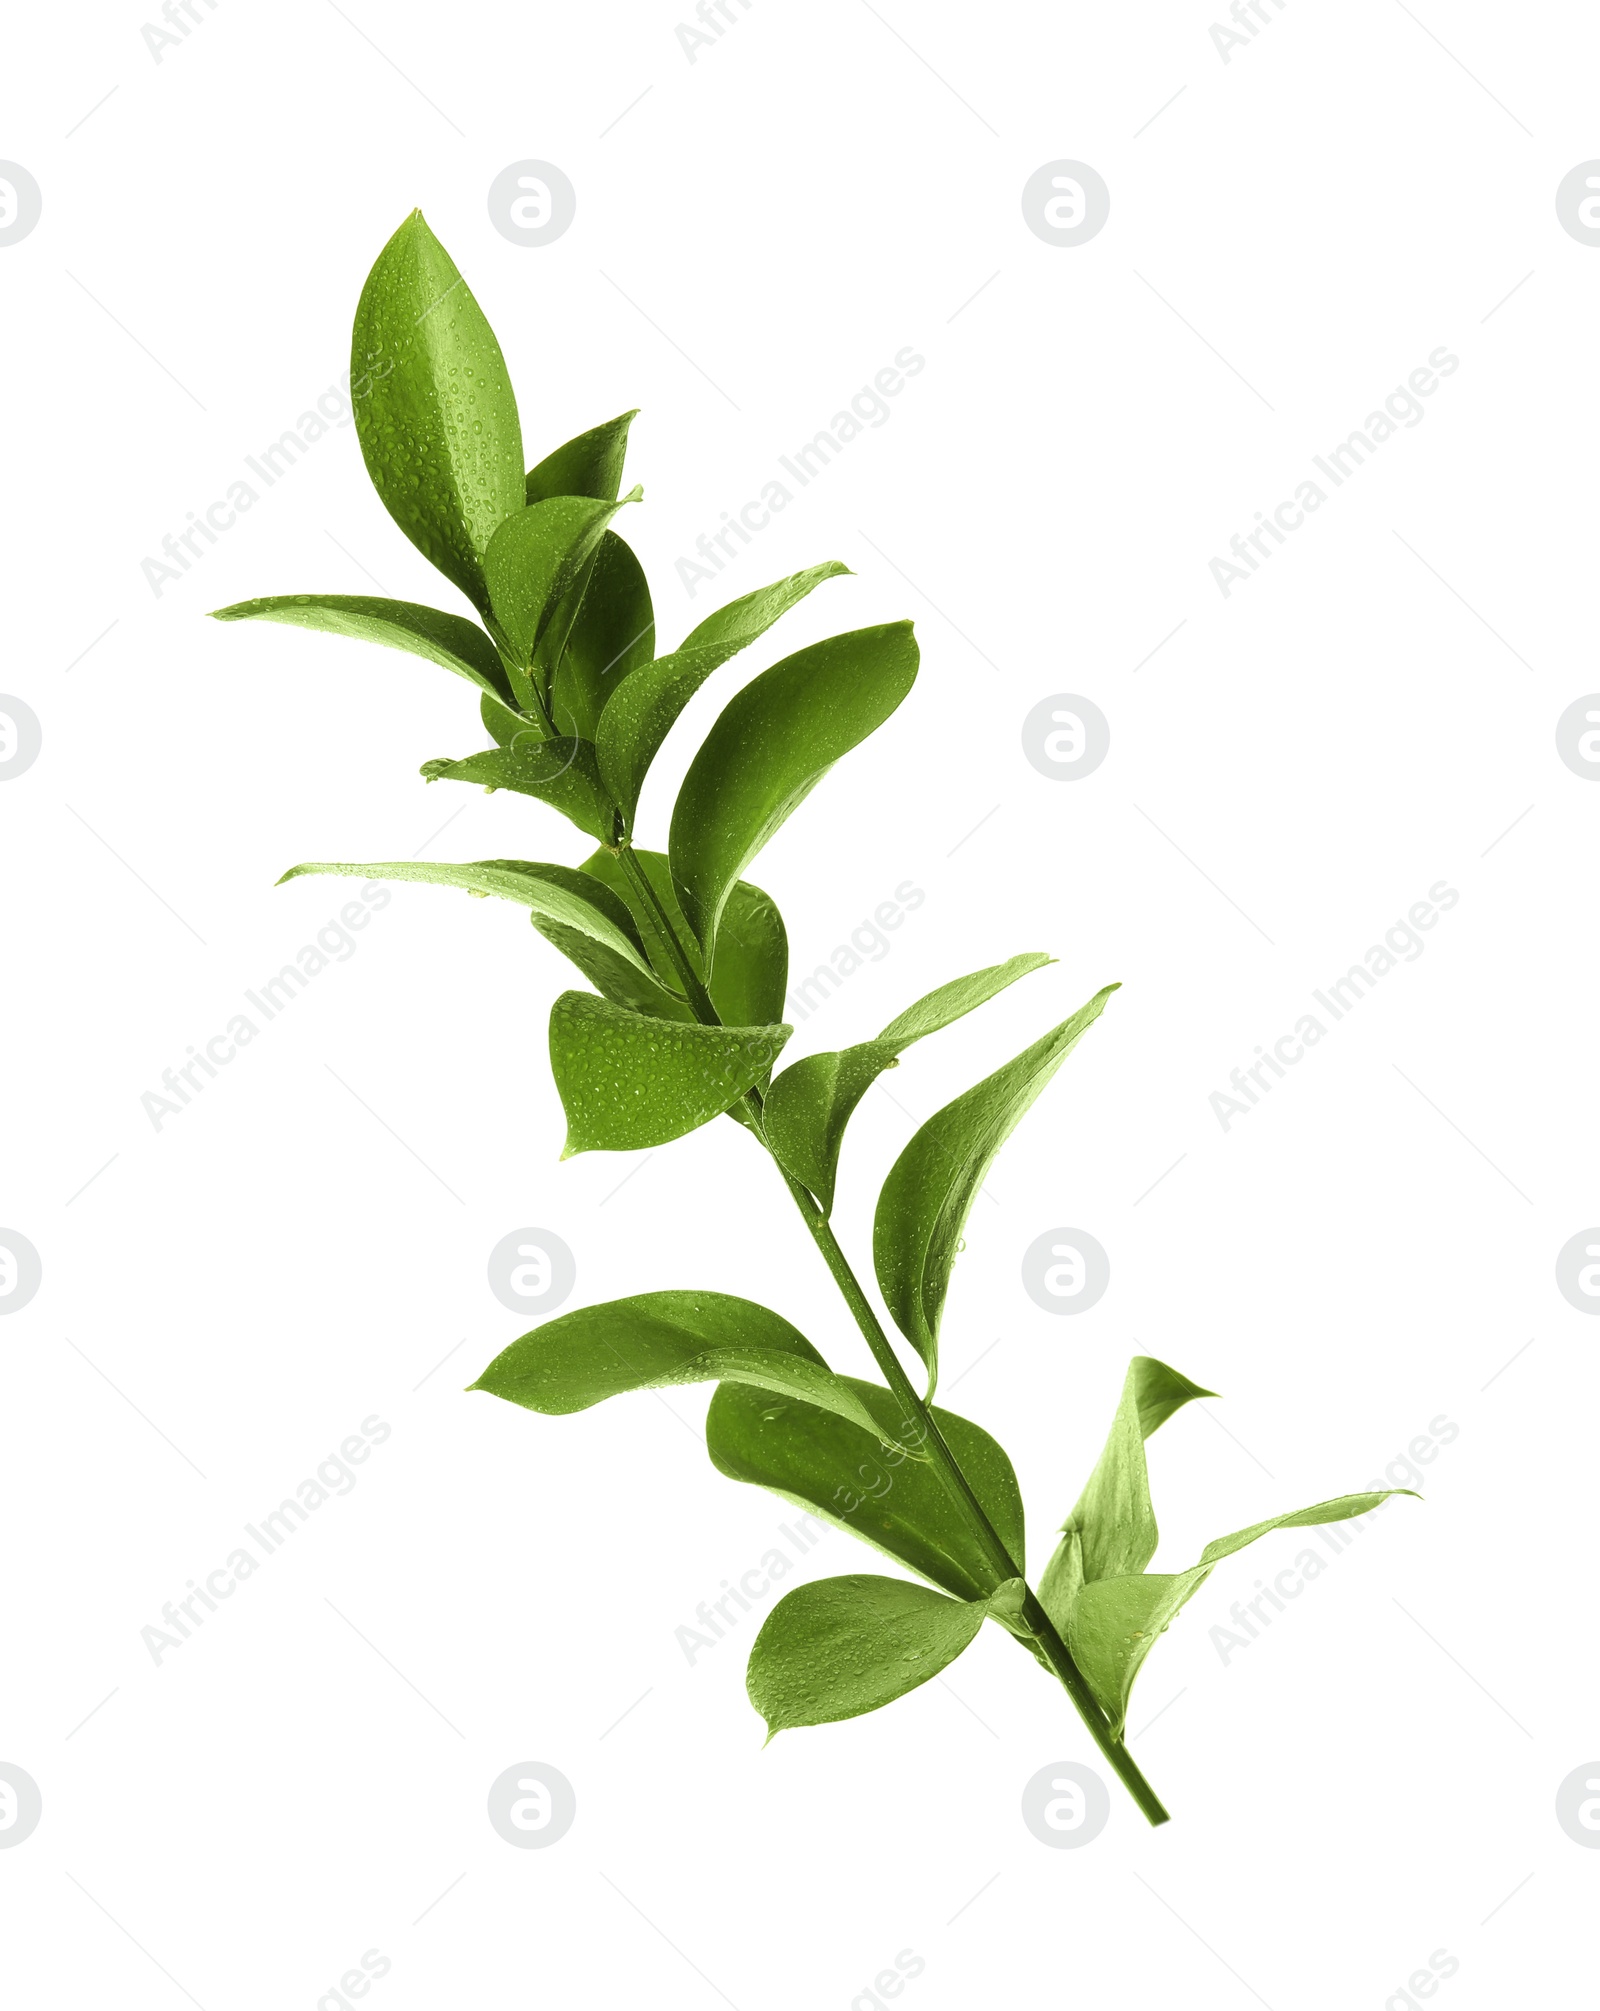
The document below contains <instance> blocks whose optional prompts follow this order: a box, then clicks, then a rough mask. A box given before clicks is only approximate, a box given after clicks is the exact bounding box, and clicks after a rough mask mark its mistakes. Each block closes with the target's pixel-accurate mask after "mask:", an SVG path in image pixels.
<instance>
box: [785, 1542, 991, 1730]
mask: <svg viewBox="0 0 1600 2011" xmlns="http://www.w3.org/2000/svg"><path fill="white" fill-rule="evenodd" d="M1020 1592H1021V1585H1020V1582H1019V1581H1018V1580H1016V1579H1008V1580H1007V1582H1006V1583H1005V1584H1004V1585H1002V1586H1000V1587H998V1588H997V1589H996V1591H995V1593H994V1594H993V1599H992V1601H991V1600H990V1599H976V1600H958V1599H947V1598H946V1597H945V1596H944V1594H943V1593H942V1592H930V1591H929V1590H928V1589H927V1587H926V1586H923V1585H910V1584H907V1582H906V1581H905V1580H904V1579H903V1578H871V1577H867V1576H865V1575H854V1576H851V1577H848V1578H821V1579H818V1580H817V1581H816V1582H815V1583H814V1584H811V1585H800V1586H797V1587H796V1588H795V1590H794V1591H793V1592H790V1593H787V1594H785V1596H784V1597H783V1598H782V1599H780V1600H779V1601H778V1603H777V1605H776V1606H774V1607H773V1609H772V1611H771V1612H770V1613H769V1614H768V1615H767V1617H766V1619H765V1621H764V1622H763V1623H762V1627H761V1632H760V1633H759V1634H758V1635H757V1636H756V1638H755V1643H754V1645H753V1646H752V1648H751V1650H750V1663H749V1667H748V1669H747V1671H746V1675H745V1686H746V1688H747V1689H748V1691H749V1693H750V1701H751V1703H752V1704H754V1705H755V1707H756V1709H757V1710H758V1711H759V1712H760V1713H761V1715H762V1717H763V1718H765V1719H766V1721H767V1737H768V1738H769V1739H772V1738H775V1737H776V1736H777V1734H778V1733H779V1732H784V1731H789V1730H791V1729H792V1728H793V1727H795V1726H797V1725H829V1724H834V1723H837V1722H838V1720H840V1719H841V1718H859V1717H860V1716H861V1715H862V1714H863V1712H866V1711H876V1710H878V1709H879V1708H880V1707H881V1706H882V1705H884V1704H892V1703H893V1702H894V1700H895V1698H896V1697H903V1696H905V1695H906V1694H907V1692H908V1691H911V1690H915V1689H917V1688H919V1687H920V1686H921V1685H922V1684H923V1683H926V1682H928V1681H929V1680H930V1679H931V1678H932V1677H934V1676H937V1675H938V1673H939V1671H940V1670H941V1669H946V1668H948V1667H949V1665H950V1664H951V1663H952V1662H953V1661H954V1660H955V1659H956V1657H957V1656H958V1655H959V1654H960V1653H961V1651H962V1650H963V1649H964V1648H966V1647H967V1646H968V1645H969V1643H970V1642H971V1641H972V1640H973V1638H974V1636H975V1635H976V1634H977V1632H978V1629H979V1628H980V1627H981V1626H982V1625H983V1623H984V1621H985V1619H986V1618H987V1617H988V1615H989V1612H990V1610H991V1604H992V1603H994V1604H998V1605H1001V1606H1003V1607H1004V1608H1005V1610H1006V1611H1007V1612H1008V1613H1011V1612H1013V1611H1014V1610H1015V1608H1016V1605H1017V1598H1018V1596H1019V1595H1020Z"/></svg>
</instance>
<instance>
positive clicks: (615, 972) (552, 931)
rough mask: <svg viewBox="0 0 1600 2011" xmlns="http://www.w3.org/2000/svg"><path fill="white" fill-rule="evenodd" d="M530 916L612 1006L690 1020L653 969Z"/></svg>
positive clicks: (686, 1005) (678, 998)
mask: <svg viewBox="0 0 1600 2011" xmlns="http://www.w3.org/2000/svg"><path fill="white" fill-rule="evenodd" d="M531 919H532V922H533V926H534V927H535V928H536V929H537V930H538V931H539V933H540V935H541V936H543V937H544V939H545V941H546V942H547V943H551V944H553V945H554V946H555V948H556V949H558V950H559V951H560V952H561V954H562V955H563V956H564V957H566V958H568V959H569V961H570V962H572V963H573V964H575V965H576V966H577V968H578V969H579V970H580V971H582V973H583V975H584V976H585V977H586V978H587V979H588V980H589V982H590V984H592V985H593V986H594V988H595V990H596V991H597V992H598V993H599V994H600V996H601V997H602V998H605V999H610V1000H611V1002H612V1004H613V1005H620V1006H626V1007H627V1008H628V1010H629V1011H630V1012H638V1013H645V1014H647V1015H648V1016H649V1017H650V1018H652V1019H671V1020H685V1021H690V1022H692V1021H693V1020H694V1012H693V1010H692V1008H691V1007H690V1005H689V1003H688V1001H687V1000H686V999H685V998H684V997H683V996H682V995H681V994H680V993H678V992H676V991H674V990H673V989H672V988H671V985H670V983H669V982H663V981H662V980H661V979H660V978H658V977H657V976H656V975H655V974H654V972H653V971H649V970H646V969H641V968H640V967H639V966H638V965H637V964H635V963H634V962H633V961H632V960H631V959H629V958H627V957H622V956H619V955H618V954H617V952H616V951H615V950H613V949H610V948H608V947H607V946H606V945H605V944H604V943H599V942H596V941H595V939H594V938H593V937H592V936H587V935H584V934H583V933H582V932H581V931H579V930H577V929H573V928H569V927H567V926H566V924H564V923H561V922H552V921H548V920H546V919H544V918H543V917H541V916H539V915H534V916H533V917H532V918H531ZM735 1108H737V1106H735Z"/></svg>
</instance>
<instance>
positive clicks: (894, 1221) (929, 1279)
mask: <svg viewBox="0 0 1600 2011" xmlns="http://www.w3.org/2000/svg"><path fill="white" fill-rule="evenodd" d="M1116 989H1117V987H1116V986H1115V985H1107V986H1106V988H1105V990H1104V991H1100V992H1096V994H1095V995H1094V997H1093V998H1092V999H1090V1001H1089V1003H1088V1004H1087V1005H1086V1006H1083V1007H1081V1008H1080V1009H1079V1010H1078V1011H1077V1012H1075V1013H1074V1014H1073V1015H1072V1017H1071V1019H1068V1020H1063V1021H1062V1023H1061V1025H1060V1026H1058V1027H1056V1028H1055V1029H1054V1030H1053V1031H1052V1032H1050V1033H1047V1034H1046V1035H1045V1036H1044V1038H1043V1039H1042V1040H1039V1041H1035V1043H1034V1044H1033V1046H1032V1047H1030V1048H1028V1049H1026V1050H1025V1052H1023V1053H1022V1054H1019V1055H1018V1056H1017V1058H1016V1059H1015V1060H1014V1061H1009V1062H1007V1063H1006V1065H1005V1067H1004V1068H1002V1069H997V1070H996V1072H995V1073H994V1074H993V1075H991V1076H988V1077H986V1078H985V1079H984V1081H982V1082H980V1083H979V1084H978V1085H977V1086H976V1087H975V1088H973V1089H969V1090H968V1091H967V1092H966V1093H965V1095H963V1096H958V1097H957V1098H956V1100H955V1102H954V1103H947V1104H946V1105H945V1107H944V1109H943V1110H941V1111H939V1112H938V1113H937V1114H936V1115H934V1116H933V1117H930V1118H929V1119H928V1121H927V1123H926V1124H925V1125H923V1127H922V1129H921V1130H920V1131H919V1132H918V1133H917V1135H916V1136H915V1138H913V1139H912V1141H911V1143H910V1144H909V1145H908V1146H907V1147H906V1149H905V1151H904V1152H902V1153H901V1155H900V1157H899V1158H898V1159H897V1160H896V1161H895V1163H894V1165H893V1166H892V1167H891V1168H890V1171H889V1177H888V1179H887V1180H886V1181H885V1182H884V1183H883V1191H882V1193H881V1194H880V1195H879V1196H878V1209H877V1214H876V1217H875V1218H874V1221H873V1228H872V1257H873V1263H874V1266H875V1268H876V1270H877V1274H878V1286H879V1289H880V1290H881V1291H882V1293H883V1296H884V1299H885V1300H886V1301H887V1303H888V1307H889V1310H890V1312H891V1313H892V1314H893V1315H894V1321H895V1325H896V1326H897V1327H899V1329H900V1331H901V1333H903V1334H904V1335H905V1337H906V1339H907V1340H908V1341H909V1342H910V1343H911V1345H912V1346H913V1347H914V1348H915V1349H916V1351H917V1353H918V1354H919V1355H921V1357H922V1359H923V1360H924V1361H925V1362H926V1363H927V1365H928V1387H929V1389H930V1391H931V1390H932V1388H933V1385H934V1383H935V1382H936V1381H937V1380H938V1369H939V1321H940V1318H941V1316H942V1315H943V1312H944V1302H945V1296H946V1294H947V1293H948V1291H949V1289H950V1269H951V1266H952V1265H953V1264H954V1263H955V1259H956V1251H957V1249H958V1247H959V1245H960V1242H961V1231H962V1229H963V1227H964V1226H965V1224H966V1219H967V1213H968V1211H969V1209H970V1208H971V1206H972V1202H973V1198H974V1196H975V1195H976V1194H977V1191H978V1189H979V1187H980V1186H982V1184H983V1176H984V1175H985V1174H986V1173H987V1172H988V1170H989V1167H990V1164H991V1163H992V1161H993V1159H994V1156H995V1154H996V1153H997V1152H998V1151H999V1150H1000V1147H1001V1146H1002V1145H1004V1143H1005V1142H1006V1140H1007V1139H1008V1138H1009V1137H1010V1136H1011V1134H1012V1132H1013V1131H1014V1130H1015V1129H1016V1128H1017V1125H1018V1124H1019V1123H1020V1122H1021V1121H1022V1118H1023V1117H1024V1116H1025V1115H1026V1113H1027V1111H1028V1109H1029V1108H1030V1107H1031V1105H1032V1104H1033V1101H1034V1099H1035V1098H1036V1097H1037V1096H1038V1095H1039V1093H1040V1091H1041V1090H1042V1089H1043V1088H1044V1086H1045V1085H1046V1083H1048V1082H1049V1080H1050V1078H1051V1077H1052V1076H1053V1075H1054V1074H1055V1072H1056V1070H1057V1069H1058V1068H1059V1067H1060V1066H1061V1064H1062V1062H1063V1061H1065V1060H1066V1058H1067V1056H1068V1055H1069V1054H1070V1053H1071V1052H1072V1050H1073V1048H1074V1047H1076V1046H1077V1044H1078V1042H1079V1040H1080V1039H1081V1038H1082V1036H1083V1034H1084V1033H1085V1031H1086V1030H1087V1029H1088V1028H1089V1027H1090V1026H1092V1025H1093V1024H1094V1022H1095V1021H1096V1020H1097V1019H1098V1018H1099V1017H1100V1015H1101V1013H1102V1012H1103V1011H1104V1010H1105V1003H1106V1000H1107V999H1108V998H1110V996H1111V994H1112V993H1113V992H1114V991H1115V990H1116Z"/></svg>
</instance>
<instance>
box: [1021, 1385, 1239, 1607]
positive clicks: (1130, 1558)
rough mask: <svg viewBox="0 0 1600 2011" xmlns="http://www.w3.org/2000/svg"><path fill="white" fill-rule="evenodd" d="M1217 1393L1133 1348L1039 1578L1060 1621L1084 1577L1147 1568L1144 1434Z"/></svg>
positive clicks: (1149, 1516)
mask: <svg viewBox="0 0 1600 2011" xmlns="http://www.w3.org/2000/svg"><path fill="white" fill-rule="evenodd" d="M1215 1395H1216V1391H1215V1390H1203V1389H1201V1387H1200V1385H1199V1384H1198V1383H1192V1382H1190V1380H1189V1378H1188V1377H1187V1376H1185V1375H1180V1374H1179V1373H1178V1371H1177V1370H1176V1369H1172V1368H1168V1367H1167V1365H1166V1363H1165V1362H1158V1361H1157V1360H1156V1359H1155V1358H1154V1357H1153V1356H1151V1355H1135V1356H1134V1358H1133V1360H1132V1361H1131V1362H1130V1363H1129V1364H1128V1373H1127V1375H1126V1376H1125V1377H1124V1378H1123V1384H1122V1395H1121V1397H1120V1399H1119V1400H1118V1403H1117V1411H1116V1416H1115V1417H1114V1418H1113V1419H1112V1421H1111V1430H1110V1431H1109V1432H1108V1433H1107V1435H1106V1442H1105V1445H1104V1447H1103V1449H1102V1450H1101V1453H1100V1457H1099V1460H1098V1461H1097V1462H1096V1464H1095V1469H1094V1472H1093V1473H1092V1474H1090V1476H1089V1481H1088V1485H1087V1486H1086V1487H1085V1488H1084V1490H1083V1493H1082V1494H1081V1495H1080V1496H1079V1498H1078V1505H1077V1507H1076V1508H1074V1509H1073V1511H1072V1513H1071V1514H1070V1515H1069V1516H1068V1517H1067V1519H1066V1522H1065V1524H1064V1525H1063V1528H1062V1536H1061V1541H1060V1543H1059V1544H1058V1545H1057V1546H1056V1551H1055V1555H1054V1556H1053V1557H1052V1558H1051V1559H1050V1562H1049V1564H1048V1565H1047V1566H1046V1567H1045V1574H1044V1577H1043V1578H1042V1579H1041V1580H1040V1583H1039V1596H1040V1598H1041V1599H1042V1600H1043V1602H1044V1608H1045V1611H1046V1612H1047V1613H1048V1614H1049V1615H1050V1617H1051V1619H1052V1620H1054V1621H1055V1622H1056V1624H1057V1626H1060V1627H1064V1626H1065V1625H1066V1618H1067V1614H1068V1613H1069V1612H1070V1611H1071V1608H1072V1601H1073V1599H1074V1598H1075V1597H1076V1596H1077V1592H1078V1588H1079V1586H1080V1585H1082V1584H1083V1583H1084V1582H1085V1580H1087V1579H1097V1578H1117V1577H1122V1576H1125V1575H1127V1574H1128V1573H1130V1572H1137V1571H1143V1569H1144V1568H1145V1566H1146V1565H1147V1564H1148V1563H1149V1562H1150V1560H1151V1558H1152V1557H1154V1556H1155V1554H1156V1542H1157V1535H1158V1532H1157V1529H1156V1517H1155V1510H1154V1508H1153V1507H1152V1506H1151V1502H1150V1475H1149V1469H1148V1467H1147V1465H1146V1463H1145V1454H1144V1442H1145V1440H1146V1439H1147V1438H1148V1437H1149V1436H1150V1434H1151V1433H1152V1432H1154V1431H1157V1430H1159V1428H1160V1427H1161V1426H1162V1425H1164V1424H1165V1423H1166V1421H1167V1419H1168V1418H1169V1417H1171V1416H1172V1415H1173V1413H1174V1412H1175V1411H1179V1410H1181V1409H1182V1408H1183V1406H1184V1405H1185V1404H1186V1403H1191V1402H1193V1400H1194V1399H1195V1398H1196V1397H1213V1396H1215Z"/></svg>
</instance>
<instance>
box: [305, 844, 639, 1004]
mask: <svg viewBox="0 0 1600 2011" xmlns="http://www.w3.org/2000/svg"><path fill="white" fill-rule="evenodd" d="M307 873H338V874H342V875H344V876H345V877H346V878H347V879H356V880H415V881H418V882H420V884H422V885H423V886H427V887H460V888H462V889H464V890H465V891H466V892H467V893H469V894H493V895H497V896H498V897H499V898H500V899H501V900H503V901H516V902H519V903H520V904H521V905H522V906H523V907H525V908H531V909H532V911H533V914H534V918H535V920H545V921H549V922H552V923H554V924H556V925H557V926H558V927H560V928H564V929H570V930H572V931H573V932H575V933H576V934H578V935H582V936H587V937H589V938H591V939H592V940H593V941H594V942H595V943H597V944H598V945H600V947H601V948H603V949H606V950H609V951H610V952H611V954H612V955H613V956H614V957H617V958H619V959H621V961H622V962H624V963H626V964H631V965H633V966H634V967H635V968H636V969H637V970H639V971H640V972H642V973H643V975H644V976H645V977H650V976H652V973H651V970H650V965H649V961H648V959H647V958H646V956H645V952H644V945H643V943H642V942H641V941H640V940H639V932H638V930H637V929H636V928H635V927H634V922H633V917H632V915H630V914H629V913H628V910H627V909H626V908H625V907H624V906H623V904H622V903H621V902H620V901H619V900H618V899H617V897H616V895H615V894H613V893H612V892H611V890H610V889H609V888H608V887H604V886H602V885H601V884H600V883H599V881H597V880H594V879H592V878H591V877H590V876H589V875H588V874H587V873H580V872H579V871H578V870H577V869H576V868H575V867H572V866H546V865H541V864H538V863H536V862H534V861H533V860H529V859H479V860H477V861H476V862H475V863H473V864H471V865H462V866H455V865H438V866H436V865H433V864H430V863H428V862H425V861H422V860H417V859H391V860H388V861H385V862H384V863H382V864H380V865H375V866H352V865H343V864H338V863H335V862H332V861H326V860H324V861H314V862H312V863H310V864H307V865H304V866H291V867H290V868H289V870H288V872H287V873H285V874H284V875H283V877H282V879H280V880H279V882H278V885H279V886H280V887H281V886H282V885H283V883H284V881H285V880H298V879H300V878H301V877H302V876H303V875H305V874H307Z"/></svg>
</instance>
